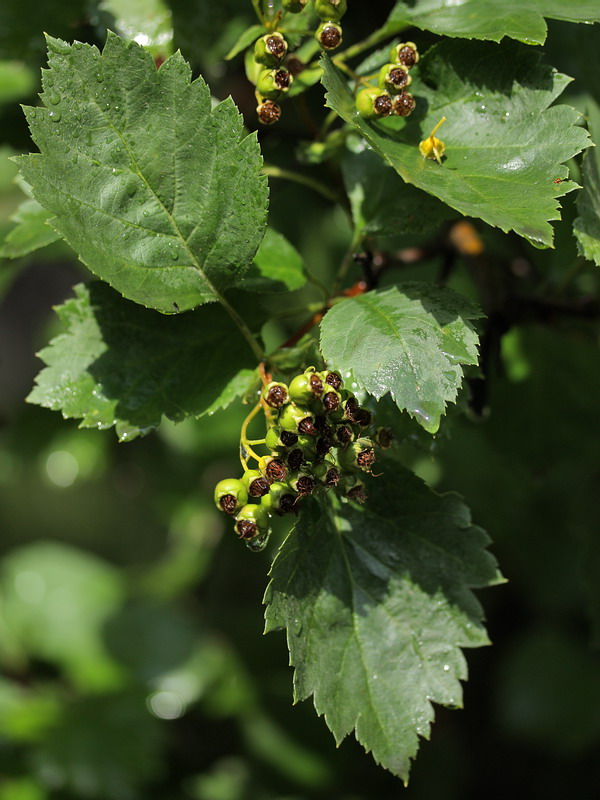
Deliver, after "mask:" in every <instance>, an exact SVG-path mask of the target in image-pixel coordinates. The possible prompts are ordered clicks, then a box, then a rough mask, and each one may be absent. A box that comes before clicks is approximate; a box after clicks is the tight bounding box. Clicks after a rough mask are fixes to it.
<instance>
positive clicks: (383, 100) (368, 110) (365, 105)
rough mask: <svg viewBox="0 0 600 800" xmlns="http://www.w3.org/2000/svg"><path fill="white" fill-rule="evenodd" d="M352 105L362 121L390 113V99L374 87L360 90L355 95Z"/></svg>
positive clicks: (385, 93) (386, 94)
mask: <svg viewBox="0 0 600 800" xmlns="http://www.w3.org/2000/svg"><path fill="white" fill-rule="evenodd" d="M354 105H355V108H356V110H357V111H358V113H359V114H360V116H361V117H362V118H363V119H378V118H379V117H387V116H389V115H390V114H391V113H392V98H391V97H390V95H389V94H388V93H387V92H382V91H381V89H378V88H376V87H375V86H371V87H368V88H366V89H361V91H360V92H359V93H358V94H357V95H356V99H355V101H354Z"/></svg>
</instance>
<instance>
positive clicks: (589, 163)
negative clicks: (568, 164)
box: [573, 104, 600, 267]
mask: <svg viewBox="0 0 600 800" xmlns="http://www.w3.org/2000/svg"><path fill="white" fill-rule="evenodd" d="M588 127H589V130H590V133H591V134H592V135H593V138H594V140H595V141H598V135H599V134H600V106H598V105H596V104H594V105H593V106H592V108H591V109H590V112H589V122H588ZM582 183H583V189H582V191H581V192H580V193H579V196H578V198H577V211H578V212H579V216H578V217H577V219H576V220H575V222H574V223H573V232H574V234H575V238H576V239H577V248H578V250H579V252H580V254H581V255H582V256H584V257H585V258H587V259H589V260H590V261H593V262H594V263H595V264H596V266H598V267H600V155H599V154H598V148H597V147H594V149H593V150H592V149H590V150H588V151H587V152H586V153H585V155H584V157H583V167H582Z"/></svg>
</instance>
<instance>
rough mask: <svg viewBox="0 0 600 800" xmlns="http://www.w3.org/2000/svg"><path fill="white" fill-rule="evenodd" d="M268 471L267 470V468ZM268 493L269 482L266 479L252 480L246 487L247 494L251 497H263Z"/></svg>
mask: <svg viewBox="0 0 600 800" xmlns="http://www.w3.org/2000/svg"><path fill="white" fill-rule="evenodd" d="M267 470H268V468H267ZM268 493H269V481H268V480H267V479H266V478H254V480H253V481H251V482H250V485H249V486H248V494H249V495H252V497H263V496H264V495H265V494H268Z"/></svg>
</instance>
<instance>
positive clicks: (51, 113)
mask: <svg viewBox="0 0 600 800" xmlns="http://www.w3.org/2000/svg"><path fill="white" fill-rule="evenodd" d="M48 116H49V117H50V119H51V120H52V122H60V111H59V110H58V108H55V109H54V111H49V112H48Z"/></svg>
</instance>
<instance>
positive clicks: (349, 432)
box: [333, 422, 356, 447]
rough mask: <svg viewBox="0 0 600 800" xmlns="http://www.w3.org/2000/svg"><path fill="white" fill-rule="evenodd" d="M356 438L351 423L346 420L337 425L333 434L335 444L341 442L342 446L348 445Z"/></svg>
mask: <svg viewBox="0 0 600 800" xmlns="http://www.w3.org/2000/svg"><path fill="white" fill-rule="evenodd" d="M355 438H356V435H355V433H354V430H353V429H352V426H351V425H348V424H347V423H346V422H342V423H340V424H339V425H336V426H335V432H334V434H333V441H334V443H335V444H339V445H340V446H341V447H346V446H347V445H349V444H350V442H353V441H354V439H355Z"/></svg>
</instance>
